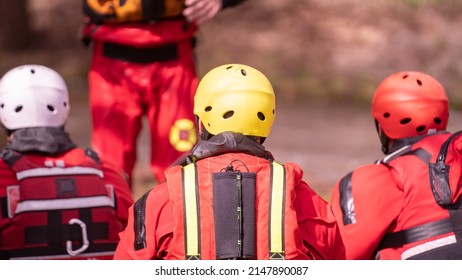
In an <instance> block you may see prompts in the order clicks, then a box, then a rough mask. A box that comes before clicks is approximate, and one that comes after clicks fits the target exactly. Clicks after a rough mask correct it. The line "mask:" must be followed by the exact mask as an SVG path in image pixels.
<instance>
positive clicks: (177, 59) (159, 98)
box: [83, 0, 244, 182]
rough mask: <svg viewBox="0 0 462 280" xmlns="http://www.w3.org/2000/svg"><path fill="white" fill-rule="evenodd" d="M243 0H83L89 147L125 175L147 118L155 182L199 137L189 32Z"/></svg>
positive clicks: (133, 160) (192, 38)
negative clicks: (88, 50) (88, 45)
mask: <svg viewBox="0 0 462 280" xmlns="http://www.w3.org/2000/svg"><path fill="white" fill-rule="evenodd" d="M243 1H244V0H124V1H122V0H103V1H102V0H84V1H83V7H84V12H85V14H86V16H87V17H86V18H87V19H88V22H87V24H86V25H85V28H84V31H83V33H84V34H83V36H84V41H86V42H88V43H89V42H91V43H92V51H93V55H92V61H91V67H90V70H89V74H88V79H89V99H90V107H91V116H92V146H93V147H94V148H95V150H96V151H97V152H99V153H100V154H102V155H104V156H105V157H107V158H108V159H109V160H111V161H112V162H114V164H116V165H117V166H118V167H120V168H122V169H123V170H124V171H125V173H126V174H127V176H128V177H129V179H130V181H131V177H132V172H133V168H134V165H135V163H136V160H137V141H138V136H139V133H140V131H141V128H142V118H143V117H146V118H147V122H148V124H149V134H150V147H151V151H150V167H151V170H152V172H153V175H154V177H155V179H156V181H157V182H162V181H164V180H165V174H164V172H165V169H166V168H167V167H168V166H169V165H170V164H172V163H173V162H174V161H175V160H176V159H177V158H178V157H180V156H181V155H182V154H183V153H185V152H187V151H189V150H190V149H191V148H192V147H193V145H194V144H195V142H196V140H197V135H196V132H195V127H194V125H195V123H194V115H193V113H192V110H193V97H194V92H195V90H196V87H197V82H198V79H197V76H196V68H195V54H194V44H195V34H196V32H197V30H198V29H197V28H198V26H199V25H200V24H202V23H204V22H206V21H208V20H210V19H212V18H213V17H214V16H215V15H216V14H217V13H218V12H219V11H220V10H222V9H224V8H227V7H231V6H234V5H237V4H239V3H241V2H243Z"/></svg>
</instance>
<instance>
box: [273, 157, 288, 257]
mask: <svg viewBox="0 0 462 280" xmlns="http://www.w3.org/2000/svg"><path fill="white" fill-rule="evenodd" d="M285 178H286V176H285V169H284V166H283V165H282V164H280V163H278V162H276V161H273V162H272V163H271V201H270V208H269V213H270V216H269V253H270V255H269V259H270V260H283V259H284V202H285V186H286V184H285V183H286V182H285Z"/></svg>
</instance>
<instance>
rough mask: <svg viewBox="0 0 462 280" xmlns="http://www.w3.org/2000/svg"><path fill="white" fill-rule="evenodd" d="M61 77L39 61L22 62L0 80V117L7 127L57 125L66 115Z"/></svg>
mask: <svg viewBox="0 0 462 280" xmlns="http://www.w3.org/2000/svg"><path fill="white" fill-rule="evenodd" d="M69 110H70V105H69V93H68V90H67V86H66V82H65V81H64V79H63V78H62V77H61V75H59V74H58V73H57V72H56V71H54V70H53V69H50V68H48V67H45V66H42V65H23V66H19V67H16V68H13V69H11V70H10V71H8V72H7V73H6V74H5V75H4V76H3V77H2V79H1V80H0V121H1V122H2V124H3V126H5V127H6V128H7V129H10V130H15V129H18V128H26V127H59V126H62V125H64V123H65V122H66V120H67V117H68V115H69Z"/></svg>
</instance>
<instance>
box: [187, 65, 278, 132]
mask: <svg viewBox="0 0 462 280" xmlns="http://www.w3.org/2000/svg"><path fill="white" fill-rule="evenodd" d="M275 99H276V98H275V95H274V90H273V87H272V85H271V83H270V81H269V80H268V78H266V76H265V75H263V73H261V72H260V71H258V70H257V69H255V68H252V67H250V66H247V65H242V64H227V65H222V66H219V67H216V68H214V69H212V70H210V71H209V72H208V73H207V74H206V75H205V76H204V77H203V78H202V80H201V81H200V83H199V85H198V88H197V91H196V95H195V97H194V114H195V115H196V116H197V117H198V118H199V120H200V122H202V125H203V127H204V128H205V129H206V130H207V131H208V132H209V133H211V134H213V135H216V134H219V133H221V132H224V131H232V132H239V133H242V134H244V135H248V136H260V137H267V136H268V135H269V133H270V131H271V126H272V125H273V122H274V117H275V107H276V101H275Z"/></svg>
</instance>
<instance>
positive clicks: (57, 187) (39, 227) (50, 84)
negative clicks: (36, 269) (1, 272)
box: [0, 65, 133, 259]
mask: <svg viewBox="0 0 462 280" xmlns="http://www.w3.org/2000/svg"><path fill="white" fill-rule="evenodd" d="M69 110H70V104H69V96H68V89H67V86H66V84H65V81H64V80H63V78H62V77H61V76H60V75H59V74H58V73H57V72H56V71H54V70H52V69H50V68H48V67H45V66H42V65H23V66H19V67H16V68H13V69H11V70H10V71H8V72H7V73H6V74H5V75H4V76H3V77H2V79H1V80H0V121H1V124H2V125H3V127H4V128H5V132H6V134H7V136H8V142H7V145H6V147H5V148H3V149H2V150H1V152H0V158H1V159H0V259H112V257H113V254H114V251H115V248H116V246H117V242H118V241H119V236H118V233H119V232H120V231H121V230H122V229H123V228H124V227H125V225H126V224H127V219H128V207H130V205H131V204H132V203H133V200H132V197H131V193H130V187H129V185H128V183H127V182H126V180H125V179H124V177H123V175H122V172H121V171H119V169H118V168H116V167H114V166H112V165H111V164H109V163H107V162H105V161H104V160H103V158H100V157H99V156H98V154H97V153H95V152H94V151H93V150H91V149H82V148H79V147H77V146H76V145H75V144H74V142H73V141H72V140H71V139H70V138H69V135H68V133H67V132H66V131H65V129H64V125H65V123H66V120H67V117H68V114H69Z"/></svg>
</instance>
